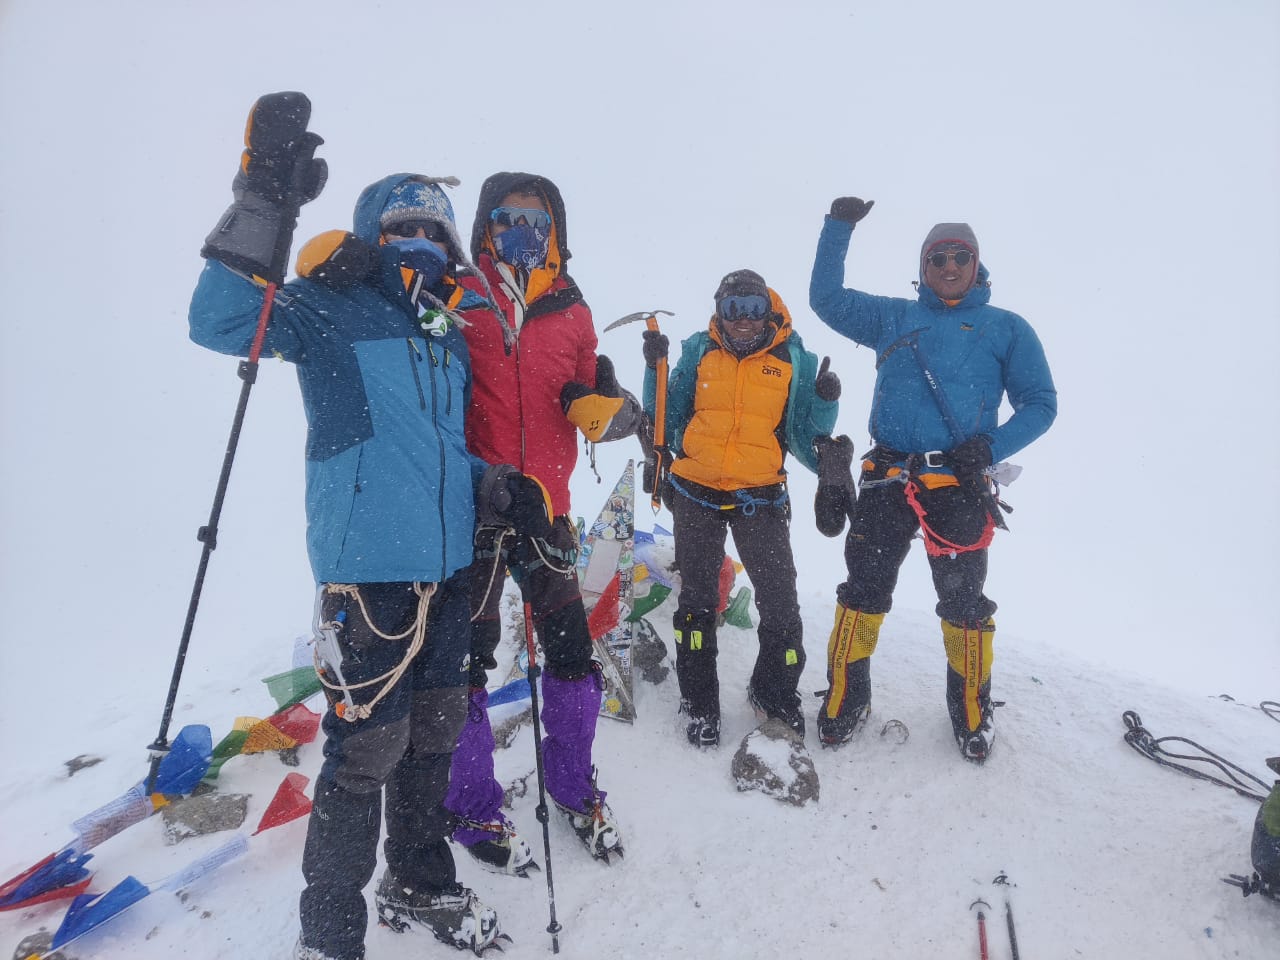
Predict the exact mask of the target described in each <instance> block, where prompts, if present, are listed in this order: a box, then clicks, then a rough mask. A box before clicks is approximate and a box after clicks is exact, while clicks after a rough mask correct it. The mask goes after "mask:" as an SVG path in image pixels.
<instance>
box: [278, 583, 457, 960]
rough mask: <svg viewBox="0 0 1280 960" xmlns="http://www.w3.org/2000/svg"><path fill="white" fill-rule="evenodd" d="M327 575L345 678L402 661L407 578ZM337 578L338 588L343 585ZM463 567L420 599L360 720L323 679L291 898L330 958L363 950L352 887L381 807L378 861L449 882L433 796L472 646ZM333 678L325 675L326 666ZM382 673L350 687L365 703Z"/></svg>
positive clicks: (426, 880) (328, 614) (440, 814)
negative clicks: (388, 678)
mask: <svg viewBox="0 0 1280 960" xmlns="http://www.w3.org/2000/svg"><path fill="white" fill-rule="evenodd" d="M334 586H335V585H332V584H330V585H326V586H325V587H324V589H325V591H326V592H325V595H324V598H323V602H322V607H321V619H322V620H323V621H326V622H330V621H335V620H336V619H338V617H339V613H340V612H342V613H344V614H345V620H344V622H343V625H342V627H341V632H340V634H339V645H340V648H341V651H342V664H341V669H342V673H343V678H344V679H345V681H346V683H347V684H348V685H352V684H357V683H361V682H363V681H365V680H370V679H373V678H375V677H380V676H382V675H383V674H385V673H387V672H388V671H390V670H392V669H394V668H395V667H396V665H397V664H399V663H401V662H402V661H403V660H404V658H405V654H406V651H407V650H408V648H409V644H410V642H411V641H412V632H410V634H409V635H407V636H404V637H403V638H401V639H395V640H388V639H386V638H384V637H381V636H378V634H377V632H375V629H374V628H376V630H377V631H380V632H381V633H383V634H387V635H389V636H393V637H394V636H399V635H400V634H404V633H405V632H406V631H407V630H410V628H411V627H412V625H413V623H414V621H415V618H416V616H417V613H418V609H419V602H420V601H419V596H418V593H417V592H416V591H415V589H414V584H412V583H366V584H358V585H355V589H356V590H358V591H359V595H360V599H361V600H363V605H362V604H361V603H360V602H358V601H357V599H356V598H355V597H354V596H352V595H350V593H341V592H333V588H334ZM344 589H345V588H344ZM469 621H470V603H469V599H468V579H467V571H466V570H463V571H460V572H459V573H456V574H454V576H452V577H451V578H450V579H448V580H447V581H445V582H444V583H442V584H440V585H439V589H438V590H437V591H436V593H435V595H434V596H432V597H431V599H430V607H429V609H428V615H427V627H426V640H425V643H424V645H423V647H422V649H421V650H420V651H419V652H418V654H417V655H416V656H415V657H414V659H413V660H412V661H411V663H410V664H409V667H408V670H407V672H406V673H405V674H404V675H403V676H402V677H401V678H400V679H399V681H398V682H396V683H395V685H394V686H393V687H392V688H391V689H390V691H389V692H388V693H387V695H386V696H385V697H384V698H383V699H382V700H381V701H379V702H378V704H377V705H376V706H374V707H373V711H372V713H371V715H370V716H369V717H367V718H365V719H361V720H356V721H355V722H349V721H347V720H344V719H342V718H341V717H340V716H339V715H338V711H337V710H336V709H335V706H338V705H342V704H343V699H342V696H341V694H338V693H335V692H334V691H331V690H327V691H326V694H327V695H328V697H329V701H330V705H329V709H328V710H327V711H326V712H325V715H324V720H323V721H322V725H323V728H324V732H325V744H324V756H325V760H324V765H323V767H322V768H321V770H320V775H319V777H318V778H317V781H316V788H315V798H314V805H313V807H312V810H311V819H310V821H309V822H308V824H307V839H306V844H305V846H304V848H303V854H302V873H303V877H304V878H305V880H306V887H305V889H304V890H303V891H302V896H301V900H300V904H299V913H300V920H301V924H302V943H303V945H304V946H307V947H312V948H314V949H316V950H319V951H320V952H321V953H323V954H324V955H325V956H327V957H333V958H334V960H361V958H363V957H364V934H365V927H366V923H367V910H366V906H365V900H364V895H363V893H362V891H363V890H364V888H365V886H366V885H367V884H368V883H369V881H370V879H371V878H372V877H373V873H374V869H375V867H376V863H377V851H378V836H379V832H380V829H381V814H382V809H383V806H384V790H383V787H384V786H385V788H386V789H385V809H386V821H387V839H386V844H385V846H384V854H385V856H386V865H387V870H388V872H389V873H391V875H392V876H394V877H395V878H396V879H397V880H398V881H400V882H401V883H402V884H403V885H404V886H407V887H411V888H413V889H415V890H428V891H430V890H441V889H444V888H446V887H450V886H452V885H453V884H454V883H455V881H456V876H455V872H454V862H453V854H452V853H451V852H450V850H449V845H448V843H447V842H446V839H445V838H446V836H447V835H448V833H449V832H450V831H451V830H452V829H453V818H452V815H450V814H449V813H448V812H447V811H446V810H445V809H444V807H443V806H442V801H443V799H444V795H445V790H446V789H447V788H448V784H449V762H450V758H451V755H452V753H453V746H454V743H455V741H456V740H457V738H458V732H459V730H461V728H462V723H463V720H464V719H465V717H466V710H467V672H466V660H467V654H468V650H469V645H470V629H469V626H470V624H469ZM325 678H326V679H328V680H330V681H333V680H334V679H335V677H334V676H332V675H330V674H329V673H326V675H325ZM382 689H383V684H382V683H377V684H374V685H373V686H371V687H366V688H363V689H361V690H355V691H352V693H351V696H352V698H353V700H354V702H355V703H357V704H361V703H368V702H369V701H370V700H371V699H372V698H373V697H374V696H376V695H377V693H378V692H379V691H380V690H382Z"/></svg>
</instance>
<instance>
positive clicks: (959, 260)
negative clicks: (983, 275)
mask: <svg viewBox="0 0 1280 960" xmlns="http://www.w3.org/2000/svg"><path fill="white" fill-rule="evenodd" d="M925 259H927V260H928V261H929V262H930V263H931V264H933V265H934V266H935V267H937V268H938V269H939V270H941V269H942V268H943V267H945V266H946V265H947V261H948V260H954V261H955V262H956V266H957V267H967V266H968V265H969V263H970V262H971V261H972V260H973V251H972V250H966V249H965V248H964V247H961V248H960V249H959V250H939V251H938V252H937V253H931V254H929V256H928V257H926V258H925Z"/></svg>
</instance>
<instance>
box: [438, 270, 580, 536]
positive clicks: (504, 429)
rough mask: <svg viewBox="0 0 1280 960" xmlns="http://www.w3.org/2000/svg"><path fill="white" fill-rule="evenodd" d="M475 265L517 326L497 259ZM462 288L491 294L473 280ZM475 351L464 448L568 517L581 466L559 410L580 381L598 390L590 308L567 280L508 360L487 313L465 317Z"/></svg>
mask: <svg viewBox="0 0 1280 960" xmlns="http://www.w3.org/2000/svg"><path fill="white" fill-rule="evenodd" d="M476 265H477V266H478V267H479V268H480V270H481V271H483V273H484V275H485V278H486V279H487V280H488V281H489V286H490V288H491V289H492V290H493V295H494V298H495V299H496V300H497V304H498V307H499V308H500V309H501V310H502V311H503V313H504V314H505V315H506V317H507V319H508V322H509V323H511V324H512V325H514V322H515V315H516V310H517V307H516V305H515V304H514V303H513V301H512V299H511V297H510V296H509V294H508V292H507V290H506V289H505V288H504V286H503V284H502V282H501V280H502V278H501V276H500V275H499V273H498V271H497V267H496V266H495V264H494V261H493V258H492V256H490V255H489V254H488V253H481V254H480V255H479V257H477V259H476ZM462 284H463V286H465V287H467V288H468V289H470V290H473V291H475V292H477V293H480V294H481V295H484V294H485V293H486V292H487V291H485V290H484V288H483V286H482V285H481V284H480V282H479V281H478V280H477V279H476V278H475V277H465V278H463V279H462ZM462 317H463V319H464V320H466V321H467V326H465V327H463V328H462V333H463V336H465V337H466V341H467V346H468V347H469V348H470V351H471V377H472V381H471V382H472V390H471V404H472V406H471V411H470V414H469V415H468V416H467V446H468V448H469V449H470V451H471V452H472V453H474V454H475V455H476V456H478V457H481V458H482V459H484V460H487V461H488V462H490V463H510V464H514V465H515V466H517V467H519V468H520V470H521V471H522V472H524V473H529V474H532V475H533V476H535V477H537V478H538V479H539V480H540V481H542V484H543V486H545V487H546V488H547V492H548V493H550V495H551V504H552V508H553V509H554V510H555V512H556V515H557V516H558V515H560V514H567V513H568V512H569V510H570V506H569V476H570V475H571V474H572V473H573V468H574V465H575V464H576V463H577V461H578V432H577V430H576V428H575V427H574V426H573V424H571V423H570V422H569V420H568V419H567V418H566V417H565V414H564V410H563V408H562V407H561V406H560V391H561V390H562V389H563V388H564V385H565V384H566V383H569V382H572V381H576V382H578V383H583V384H586V385H587V386H589V387H593V388H594V387H595V382H596V343H597V340H596V332H595V327H594V326H593V325H592V321H591V308H590V307H588V306H587V304H586V302H585V301H583V299H582V294H581V292H580V291H579V290H578V287H577V284H575V283H574V282H573V280H572V279H571V278H569V277H566V276H565V275H564V274H563V273H562V274H560V275H559V276H558V277H556V279H555V280H554V282H553V283H552V284H551V288H550V289H549V290H548V291H547V292H546V293H544V294H542V296H540V297H538V298H537V299H536V300H534V301H533V303H531V304H529V305H528V307H527V309H526V311H525V316H524V321H523V323H522V324H521V325H520V328H519V330H517V332H516V342H515V345H514V346H513V347H512V349H511V353H510V354H509V355H508V354H507V352H506V351H505V349H504V348H503V343H502V325H501V324H500V323H499V321H498V318H497V317H496V316H494V314H493V311H492V310H490V309H488V308H487V307H484V308H479V309H474V310H468V311H463V312H462Z"/></svg>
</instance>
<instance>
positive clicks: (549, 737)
mask: <svg viewBox="0 0 1280 960" xmlns="http://www.w3.org/2000/svg"><path fill="white" fill-rule="evenodd" d="M592 667H593V669H592V670H591V672H590V673H588V674H587V675H586V676H585V677H579V678H577V679H575V680H566V679H564V678H562V677H558V676H556V675H555V674H554V673H552V672H551V671H550V670H548V671H546V672H544V673H543V674H542V695H543V697H544V702H543V706H542V728H543V731H544V732H545V733H546V736H544V737H543V738H542V765H543V769H544V770H545V771H546V777H545V779H546V784H547V793H549V794H550V795H551V799H552V800H554V801H555V804H556V806H557V807H559V808H560V809H561V810H563V811H564V812H565V815H566V816H567V817H568V818H569V821H570V825H571V826H572V827H573V831H574V833H576V834H577V835H578V837H579V838H580V839H581V840H582V842H583V843H585V844H586V845H587V849H588V850H589V851H590V852H591V855H592V856H593V857H596V858H597V859H600V860H604V861H605V862H608V860H609V854H610V853H621V852H622V843H621V838H620V836H619V835H618V828H617V825H616V824H615V823H614V821H613V812H612V811H611V810H610V809H609V806H608V804H606V803H605V802H604V798H605V794H604V791H602V790H598V789H596V769H595V767H594V766H593V765H592V763H591V745H592V741H593V740H594V739H595V732H596V719H597V718H598V717H599V716H600V697H601V693H602V691H603V690H604V681H603V679H602V677H601V675H600V665H599V664H596V663H593V664H592Z"/></svg>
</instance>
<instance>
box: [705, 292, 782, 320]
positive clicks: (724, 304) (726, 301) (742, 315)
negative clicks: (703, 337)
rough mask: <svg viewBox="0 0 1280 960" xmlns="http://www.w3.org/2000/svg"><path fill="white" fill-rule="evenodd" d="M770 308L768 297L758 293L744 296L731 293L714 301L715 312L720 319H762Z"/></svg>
mask: <svg viewBox="0 0 1280 960" xmlns="http://www.w3.org/2000/svg"><path fill="white" fill-rule="evenodd" d="M770 310H771V305H770V303H769V298H768V297H766V296H762V295H761V294H758V293H752V294H748V295H747V296H745V297H740V296H736V295H731V296H728V297H721V298H720V299H719V300H717V301H716V313H718V314H719V315H720V318H721V319H722V320H763V319H764V318H765V317H767V316H769V313H770Z"/></svg>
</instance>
